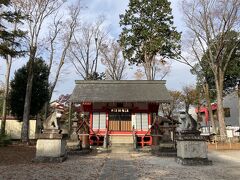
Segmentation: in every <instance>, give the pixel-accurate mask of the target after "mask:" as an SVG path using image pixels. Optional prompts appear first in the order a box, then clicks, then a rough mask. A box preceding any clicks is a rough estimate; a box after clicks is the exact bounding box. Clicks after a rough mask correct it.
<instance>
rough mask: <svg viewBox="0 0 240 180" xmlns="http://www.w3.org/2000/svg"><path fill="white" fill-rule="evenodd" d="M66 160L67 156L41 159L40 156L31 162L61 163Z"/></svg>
mask: <svg viewBox="0 0 240 180" xmlns="http://www.w3.org/2000/svg"><path fill="white" fill-rule="evenodd" d="M66 159H67V156H66V155H65V156H62V157H42V156H38V157H35V158H34V159H33V162H36V163H46V162H49V163H61V162H63V161H65V160H66Z"/></svg>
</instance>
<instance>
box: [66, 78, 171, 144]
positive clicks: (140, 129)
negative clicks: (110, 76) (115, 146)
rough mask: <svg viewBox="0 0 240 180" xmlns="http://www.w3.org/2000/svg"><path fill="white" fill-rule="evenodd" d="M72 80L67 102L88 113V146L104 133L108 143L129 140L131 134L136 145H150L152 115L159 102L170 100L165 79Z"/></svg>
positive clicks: (168, 101)
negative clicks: (73, 81) (134, 138)
mask: <svg viewBox="0 0 240 180" xmlns="http://www.w3.org/2000/svg"><path fill="white" fill-rule="evenodd" d="M75 83H76V86H75V88H74V90H73V93H72V95H71V98H70V101H71V103H74V104H80V107H81V111H84V112H85V113H87V115H88V122H89V126H90V130H89V139H90V144H91V145H101V144H102V143H103V139H104V136H106V135H107V136H108V137H109V139H110V142H112V143H113V141H114V140H115V141H123V142H119V143H124V142H128V141H129V142H131V139H132V137H133V134H134V135H135V137H137V138H136V140H137V144H138V145H139V146H144V145H151V144H152V136H151V124H152V122H153V117H154V116H156V115H157V114H158V111H159V105H160V104H161V103H170V102H171V97H170V94H169V92H168V90H167V88H166V86H165V83H166V81H162V80H154V81H148V80H121V81H113V80H104V81H85V80H80V81H79V80H77V81H75ZM118 137H121V139H119V138H118ZM124 138H125V139H124Z"/></svg>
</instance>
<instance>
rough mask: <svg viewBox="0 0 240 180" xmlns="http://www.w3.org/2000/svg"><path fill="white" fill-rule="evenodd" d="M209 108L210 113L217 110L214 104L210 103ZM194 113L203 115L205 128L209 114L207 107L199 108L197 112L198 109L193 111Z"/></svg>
mask: <svg viewBox="0 0 240 180" xmlns="http://www.w3.org/2000/svg"><path fill="white" fill-rule="evenodd" d="M211 108H212V111H214V110H217V104H216V103H212V104H211ZM195 112H196V113H199V112H200V113H203V114H204V116H205V123H206V126H208V125H209V112H208V107H206V106H201V107H200V109H199V110H198V108H196V109H195Z"/></svg>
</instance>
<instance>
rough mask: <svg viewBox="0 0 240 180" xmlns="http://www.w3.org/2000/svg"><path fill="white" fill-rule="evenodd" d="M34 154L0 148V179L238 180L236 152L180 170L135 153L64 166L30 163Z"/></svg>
mask: <svg viewBox="0 0 240 180" xmlns="http://www.w3.org/2000/svg"><path fill="white" fill-rule="evenodd" d="M34 154H35V149H34V147H24V146H23V147H21V146H20V147H18V146H12V147H7V148H0V179H4V180H5V179H19V180H21V179H24V180H28V179H44V180H48V179H51V180H52V179H53V180H54V179H88V180H91V179H99V177H100V179H140V180H142V179H144V180H145V179H163V180H173V179H176V180H180V179H186V180H195V179H196V180H215V179H217V180H223V179H224V180H225V179H227V180H228V179H229V180H235V179H239V177H240V151H239V150H235V151H234V150H232V151H210V153H209V159H211V160H213V165H212V166H182V165H179V164H177V163H176V162H175V161H174V158H166V157H156V156H152V155H150V154H148V153H134V152H133V153H115V154H114V153H100V154H95V153H91V154H88V155H85V156H79V155H71V156H68V159H67V160H66V161H65V162H63V163H55V164H50V163H32V162H31V159H32V158H33V157H34ZM131 172H132V173H131ZM108 174H109V176H108ZM125 175H126V176H125Z"/></svg>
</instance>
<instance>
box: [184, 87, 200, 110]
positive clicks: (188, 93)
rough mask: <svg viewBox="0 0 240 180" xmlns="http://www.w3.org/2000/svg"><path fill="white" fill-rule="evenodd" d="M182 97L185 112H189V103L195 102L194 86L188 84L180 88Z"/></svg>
mask: <svg viewBox="0 0 240 180" xmlns="http://www.w3.org/2000/svg"><path fill="white" fill-rule="evenodd" d="M182 98H183V101H184V105H185V112H186V113H189V108H190V105H194V104H196V102H197V90H196V88H195V87H194V86H191V85H188V86H184V87H183V88H182Z"/></svg>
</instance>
